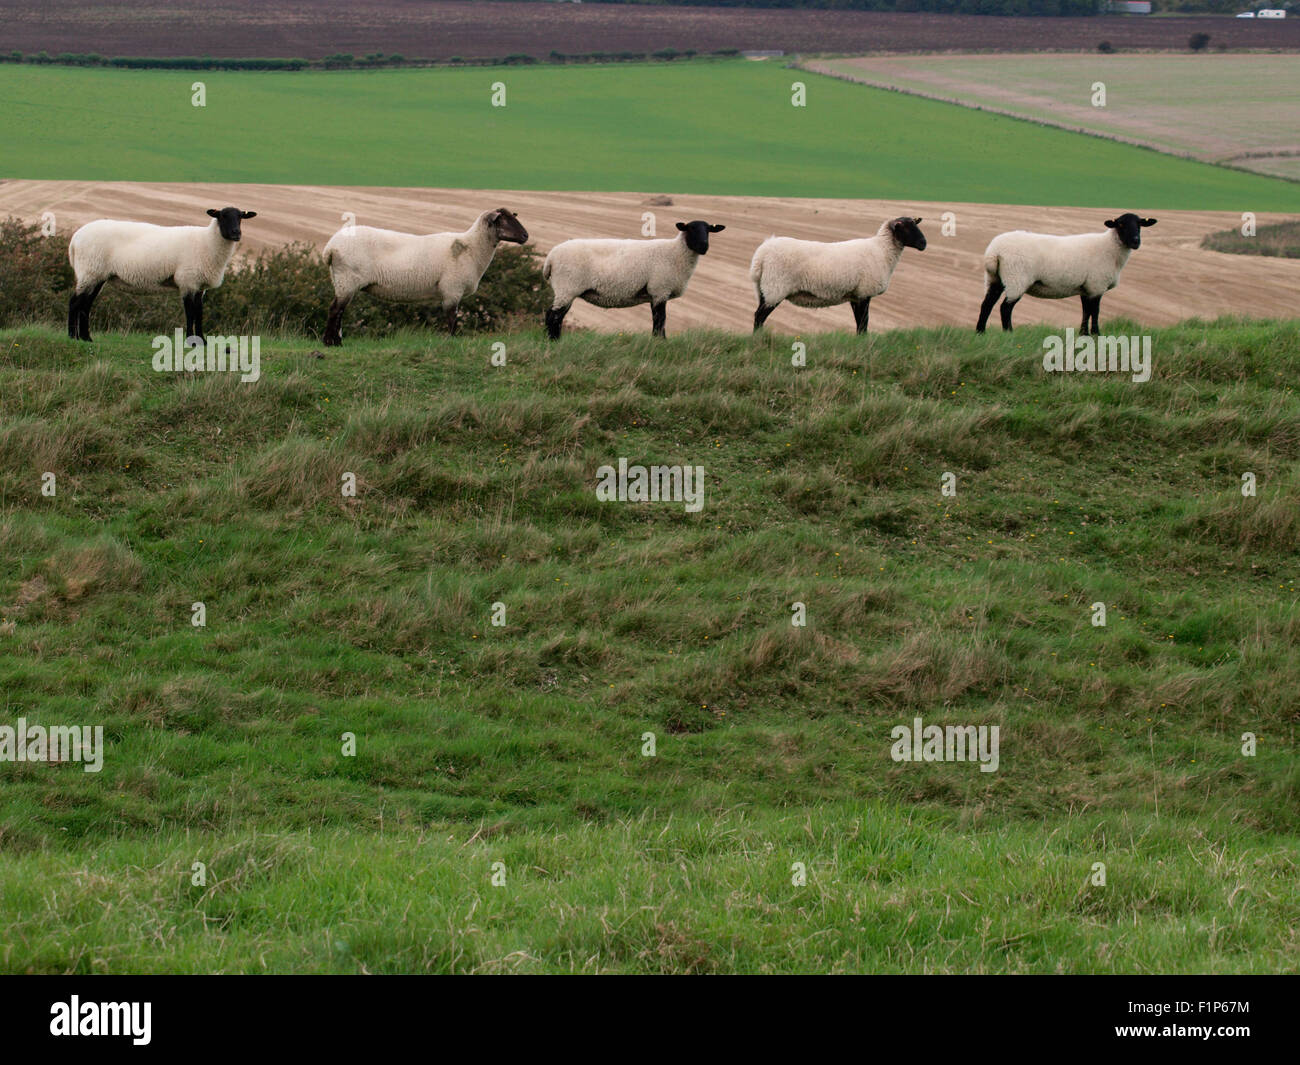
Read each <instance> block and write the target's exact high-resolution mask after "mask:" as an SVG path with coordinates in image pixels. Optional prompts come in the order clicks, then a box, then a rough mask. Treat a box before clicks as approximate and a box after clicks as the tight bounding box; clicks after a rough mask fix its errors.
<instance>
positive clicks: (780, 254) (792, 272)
mask: <svg viewBox="0 0 1300 1065" xmlns="http://www.w3.org/2000/svg"><path fill="white" fill-rule="evenodd" d="M890 221H892V219H891V220H890ZM889 224H890V223H889V222H888V221H887V222H884V223H882V224H881V226H880V229H878V230H877V231H876V235H875V236H874V237H860V238H858V239H857V240H840V241H834V242H831V243H826V242H823V241H819V240H796V239H795V238H794V237H768V238H767V240H765V241H763V243H762V244H760V245H759V246H758V250H757V251H755V252H754V258H753V261H752V262H751V263H750V264H749V279H750V280H751V281H753V282H754V288H755V289H756V290H757V292H758V298H759V300H760V301H762V302H763V303H766V304H767V305H768V306H769V307H775V306H776V305H777V304H778V303H780V302H781V301H782V300H789V301H790V302H791V303H794V304H797V305H798V306H800V307H833V306H835V305H837V304H840V303H844V302H846V301H848V300H851V299H852V300H861V299H870V298H871V297H873V296H879V295H882V294H883V293H884V292H885V291H886V290H887V289H888V288H889V279H890V278H891V277H893V275H894V268H895V267H896V266H898V260H899V258H900V257H901V256H902V254H903V245H902V244H900V243H899V242H898V239H897V238H896V237H895V236H894V234H893V233H891V232H890V230H889Z"/></svg>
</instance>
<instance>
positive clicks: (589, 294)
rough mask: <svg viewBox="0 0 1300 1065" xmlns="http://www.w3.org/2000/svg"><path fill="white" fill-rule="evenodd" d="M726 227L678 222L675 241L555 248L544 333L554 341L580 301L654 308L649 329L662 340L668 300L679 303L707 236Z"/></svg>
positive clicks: (545, 270)
mask: <svg viewBox="0 0 1300 1065" xmlns="http://www.w3.org/2000/svg"><path fill="white" fill-rule="evenodd" d="M726 228H727V227H726V226H717V225H710V224H709V223H708V222H703V221H700V220H698V219H697V220H695V221H693V222H678V223H677V229H678V233H677V236H676V237H671V238H668V239H660V240H612V239H605V240H598V239H580V240H566V241H564V242H563V243H562V244H557V245H556V246H555V247H554V248H552V249H551V254H550V255H548V256H547V257H546V262H545V263H544V264H543V266H542V276H543V277H544V278H545V279H546V280H547V281H549V282H550V285H551V288H552V290H553V291H554V293H555V298H554V299H553V300H552V302H551V309H550V310H548V311H547V312H546V333H547V335H548V336H549V337H550V338H551V339H552V340H556V339H558V338H559V336H560V326H561V325H562V324H563V322H564V316H565V315H566V314H568V313H569V308H570V307H571V306H572V305H573V301H574V300H576V299H583V300H586V301H587V302H588V303H591V304H594V305H595V306H597V307H635V306H637V305H638V304H642V303H648V304H650V321H651V328H652V331H653V333H654V335H655V336H659V337H661V336H664V335H665V333H664V324H665V322H666V320H667V308H668V301H669V300H673V299H677V297H679V296H680V295H681V294H682V293H683V292H685V291H686V286H687V284H688V283H689V282H690V280H691V275H692V274H693V273H694V272H695V264H696V263H697V262H698V261H699V258H700V256H701V255H707V254H708V251H709V234H710V233H721V232H722V231H723V230H724V229H726Z"/></svg>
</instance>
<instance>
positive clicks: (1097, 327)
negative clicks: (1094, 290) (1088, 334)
mask: <svg viewBox="0 0 1300 1065" xmlns="http://www.w3.org/2000/svg"><path fill="white" fill-rule="evenodd" d="M1084 314H1085V316H1088V315H1089V314H1091V317H1092V335H1093V336H1097V335H1098V334H1099V333H1100V332H1101V297H1100V296H1093V297H1092V306H1091V308H1090V309H1089V310H1088V311H1085V312H1084Z"/></svg>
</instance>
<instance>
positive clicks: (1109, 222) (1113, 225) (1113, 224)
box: [1106, 218, 1115, 229]
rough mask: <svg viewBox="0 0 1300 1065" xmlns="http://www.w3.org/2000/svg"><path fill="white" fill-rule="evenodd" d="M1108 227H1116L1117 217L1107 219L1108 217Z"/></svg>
mask: <svg viewBox="0 0 1300 1065" xmlns="http://www.w3.org/2000/svg"><path fill="white" fill-rule="evenodd" d="M1106 228H1107V229H1114V228H1115V219H1113V218H1107V219H1106Z"/></svg>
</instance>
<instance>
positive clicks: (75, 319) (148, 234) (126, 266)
mask: <svg viewBox="0 0 1300 1065" xmlns="http://www.w3.org/2000/svg"><path fill="white" fill-rule="evenodd" d="M208 215H209V217H210V218H211V219H212V221H211V222H209V223H208V224H207V225H206V226H156V225H153V224H152V223H149V222H119V221H116V220H114V219H110V218H101V219H99V220H97V221H95V222H87V223H86V224H85V225H84V226H82V227H81V228H80V229H78V230H77V231H76V232H75V233H73V234H72V240H70V241H69V242H68V262H69V263H70V264H71V265H72V271H73V273H74V275H75V276H76V283H75V285H74V286H73V290H72V297H71V299H69V300H68V336H69V337H71V338H72V339H73V340H90V308H91V305H92V304H93V303H94V302H95V297H96V296H98V295H99V290H100V289H102V288H103V287H104V285H105V284H106V283H107V282H109V281H116V282H117V283H118V285H119V286H121V287H122V288H124V289H126V290H127V291H128V292H163V291H165V290H166V289H169V288H176V289H179V290H180V293H181V302H182V303H183V304H184V306H185V335H186V336H187V337H199V338H200V339H203V294H204V292H206V291H207V290H208V289H210V288H218V287H219V286H220V285H221V281H222V278H224V277H225V274H226V267H227V266H229V265H230V259H231V257H232V256H233V255H234V254H235V245H236V244H238V243H239V240H240V236H241V228H240V223H241V222H242V220H243V219H245V218H256V217H257V212H256V211H241V210H240V209H239V208H237V207H223V208H221V209H220V210H217V209H216V208H212V209H210V210H209V211H208Z"/></svg>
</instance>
